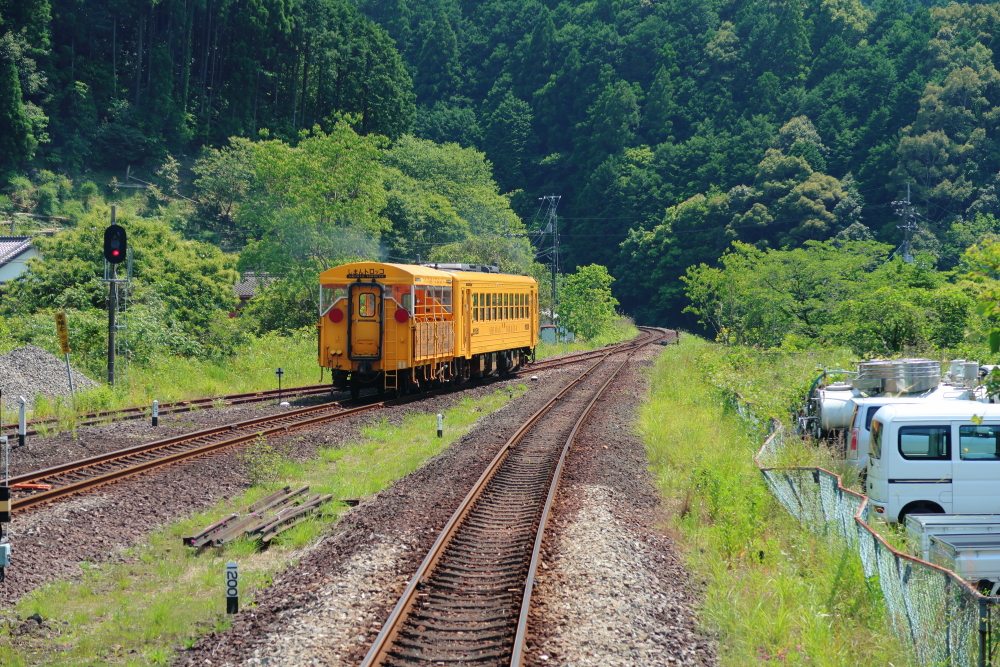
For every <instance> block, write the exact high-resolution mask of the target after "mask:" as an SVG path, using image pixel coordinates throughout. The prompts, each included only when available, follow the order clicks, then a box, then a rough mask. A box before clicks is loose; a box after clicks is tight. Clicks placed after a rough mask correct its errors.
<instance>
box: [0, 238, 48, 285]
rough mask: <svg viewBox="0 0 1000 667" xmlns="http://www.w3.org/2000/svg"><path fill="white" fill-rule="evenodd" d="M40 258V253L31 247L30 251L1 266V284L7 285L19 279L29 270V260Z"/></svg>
mask: <svg viewBox="0 0 1000 667" xmlns="http://www.w3.org/2000/svg"><path fill="white" fill-rule="evenodd" d="M40 256H41V255H39V254H38V251H37V250H35V248H34V247H33V246H29V247H28V249H27V250H25V251H24V252H22V253H21V254H20V255H18V256H17V257H15V258H14V259H12V260H10V261H9V262H7V263H6V264H4V265H3V266H0V283H5V282H7V281H8V280H13V279H14V278H17V277H18V276H19V275H21V274H22V273H24V271H25V270H26V269H27V268H28V260H29V259H31V258H32V257H40Z"/></svg>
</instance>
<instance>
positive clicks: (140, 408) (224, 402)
mask: <svg viewBox="0 0 1000 667" xmlns="http://www.w3.org/2000/svg"><path fill="white" fill-rule="evenodd" d="M641 340H642V339H637V341H640V342H641ZM637 341H628V342H625V343H619V344H618V345H617V346H615V347H616V348H621V347H625V346H629V345H632V344H636V342H637ZM605 353H606V349H604V348H602V349H600V350H590V351H587V352H575V353H572V354H568V355H565V356H562V357H558V358H556V359H543V360H541V361H537V362H535V363H533V364H529V365H528V366H526V367H525V368H523V369H521V370H520V371H518V372H517V373H516V375H529V374H531V373H536V372H539V371H544V370H548V369H550V368H559V367H561V366H568V365H571V364H578V363H581V362H583V361H587V360H589V359H594V358H597V357H600V356H601V355H603V354H605ZM329 393H330V385H328V384H312V385H303V386H301V387H287V388H285V389H282V390H280V391H279V390H277V389H268V390H264V391H255V392H246V393H242V394H225V395H221V396H206V397H204V398H192V399H190V400H186V401H172V402H166V403H160V404H159V413H160V415H161V416H163V415H170V414H177V413H181V412H190V411H191V410H211V409H213V408H216V407H229V406H232V405H244V404H248V403H266V402H267V401H271V400H275V399H277V398H278V397H279V396H280V397H286V398H290V399H294V398H302V397H304V396H320V395H323V394H329ZM151 410H152V406H151V405H135V406H132V407H128V408H119V409H117V410H103V411H100V412H88V413H86V414H83V415H79V416H78V417H77V418H76V422H75V425H76V426H77V427H80V426H94V425H97V424H106V423H109V422H116V421H127V420H132V419H144V418H148V417H149V415H150V411H151ZM27 427H28V430H27V432H26V433H25V435H28V436H33V435H38V434H39V432H40V431H39V429H43V430H44V429H46V428H48V427H55V428H58V427H59V420H58V419H56V418H54V417H45V418H40V419H32V420H30V421H28V423H27ZM16 434H17V424H16V423H10V424H3V425H0V435H7V436H13V435H16Z"/></svg>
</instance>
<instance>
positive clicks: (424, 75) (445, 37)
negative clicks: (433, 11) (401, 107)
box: [415, 12, 461, 102]
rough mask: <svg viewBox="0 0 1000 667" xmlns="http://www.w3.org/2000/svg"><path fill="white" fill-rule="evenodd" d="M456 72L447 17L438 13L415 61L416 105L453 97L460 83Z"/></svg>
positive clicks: (455, 39) (454, 46)
mask: <svg viewBox="0 0 1000 667" xmlns="http://www.w3.org/2000/svg"><path fill="white" fill-rule="evenodd" d="M460 71H461V65H460V64H459V61H458V37H457V36H456V35H455V31H454V29H453V28H452V27H451V22H450V21H448V17H447V16H445V14H444V12H438V15H437V17H436V18H435V19H434V22H433V23H431V25H430V26H429V28H428V30H427V35H426V37H425V38H424V46H423V49H421V51H420V58H419V60H418V61H417V72H418V77H417V80H416V82H415V84H416V85H415V88H416V93H417V101H419V102H424V101H426V100H428V99H430V100H433V99H447V98H448V97H450V96H452V95H454V94H456V93H457V92H458V90H459V85H460V83H461V79H460V77H459V73H460Z"/></svg>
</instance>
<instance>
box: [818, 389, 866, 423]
mask: <svg viewBox="0 0 1000 667" xmlns="http://www.w3.org/2000/svg"><path fill="white" fill-rule="evenodd" d="M859 395H860V393H859V392H858V391H857V390H856V389H854V388H853V387H851V386H850V385H830V386H829V387H827V388H826V389H820V390H819V426H820V429H822V432H823V433H829V432H830V431H833V430H835V429H840V428H847V427H849V426H850V425H851V417H853V416H854V401H853V400H851V399H853V398H854V397H856V396H859Z"/></svg>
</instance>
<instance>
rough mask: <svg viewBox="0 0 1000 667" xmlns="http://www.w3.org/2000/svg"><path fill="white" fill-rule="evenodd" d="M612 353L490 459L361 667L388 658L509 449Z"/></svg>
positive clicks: (425, 559) (539, 410)
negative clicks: (425, 585) (426, 581)
mask: <svg viewBox="0 0 1000 667" xmlns="http://www.w3.org/2000/svg"><path fill="white" fill-rule="evenodd" d="M610 354H611V352H608V353H606V354H605V356H604V357H603V358H601V359H600V360H598V361H597V363H595V364H594V365H593V366H591V367H590V368H588V369H587V370H586V371H584V372H583V373H582V374H581V375H580V376H579V377H577V378H576V379H575V380H573V381H572V382H570V383H569V384H568V385H566V387H565V388H563V390H562V391H560V392H559V393H558V394H556V395H555V396H554V397H553V398H551V399H549V401H548V402H546V403H545V405H543V406H542V407H541V408H539V409H538V410H537V411H536V412H535V413H534V414H533V415H531V416H530V417H529V418H528V419H527V420H526V421H525V422H524V423H523V424H521V426H520V427H519V428H518V429H517V431H515V432H514V435H512V436H511V437H510V438H509V439H508V440H507V442H506V443H504V445H503V446H502V447H501V448H500V451H498V452H497V453H496V455H495V456H494V457H493V460H492V461H490V463H489V465H487V466H486V469H485V470H484V471H483V474H482V475H480V476H479V479H478V480H477V481H476V483H475V484H474V485H473V487H472V489H471V490H470V491H469V493H467V494H466V496H465V498H464V499H463V500H462V503H461V504H460V505H459V506H458V509H456V510H455V512H454V513H453V514H452V515H451V518H450V519H449V520H448V523H447V524H445V527H444V529H443V530H442V531H441V533H440V534H439V535H438V538H437V539H436V540H435V541H434V544H433V545H432V546H431V549H430V551H428V552H427V555H426V556H425V557H424V560H423V562H422V563H421V564H420V567H418V568H417V571H416V573H414V575H413V577H411V578H410V583H409V584H408V585H407V587H406V589H405V590H404V591H403V594H402V595H401V596H400V598H399V601H398V602H397V603H396V606H395V608H394V609H393V610H392V613H391V614H389V618H388V619H387V620H386V622H385V623H384V624H383V626H382V630H381V631H380V632H379V634H378V635H377V636H376V638H375V642H374V644H372V647H371V648H370V649H369V650H368V653H367V654H366V655H365V659H364V660H363V661H362V662H361V667H374V666H375V665H377V664H379V663H380V662H382V661H384V660H385V658H387V657H388V656H387V653H388V651H389V649H390V648H391V646H392V643H393V640H394V639H395V638H396V635H397V634H398V633H399V630H400V628H401V626H402V623H403V621H404V620H405V619H406V617H407V615H408V614H409V612H410V610H411V609H412V607H413V603H414V602H415V601H416V600H415V598H416V594H417V587H418V586H419V585H420V584H421V583H422V582H423V580H424V578H425V577H426V575H427V574H428V573H429V572H430V570H431V569H433V567H434V565H435V564H436V563H437V562H438V560H439V559H440V558H441V555H442V554H443V552H444V547H445V546H446V545H447V544H448V543H449V542H450V541H451V539H452V538H453V537H454V535H455V533H456V532H457V530H458V528H459V526H460V524H461V523H462V520H463V519H465V517H466V515H467V514H468V511H469V509H470V508H471V507H472V505H473V503H475V501H476V500H477V499H478V497H479V494H480V493H481V492H482V490H483V489H484V488H486V485H487V484H488V483H489V481H490V479H491V478H492V477H493V475H494V473H495V472H496V471H497V469H499V467H500V465H501V464H502V463H503V462H504V460H505V459H506V458H507V455H508V454H509V453H510V450H511V449H513V448H514V447H515V446H516V445H517V443H518V442H520V441H521V440H522V439H523V438H524V436H525V435H526V434H527V433H528V431H529V430H531V428H532V427H533V426H534V425H535V424H536V423H537V422H538V421H539V420H540V419H541V418H542V417H543V416H544V415H545V414H546V413H547V412H549V410H551V409H552V408H553V407H554V406H555V405H556V403H557V402H558V401H559V400H560V399H562V398H563V397H564V396H565V395H566V394H567V393H569V391H570V390H571V389H573V388H574V387H576V386H577V385H578V384H579V383H580V382H582V381H583V380H584V379H586V377H587V376H588V375H589V374H590V373H591V371H593V370H594V369H595V368H597V367H598V366H600V365H601V364H602V363H604V359H605V358H607V356H609V355H610Z"/></svg>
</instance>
